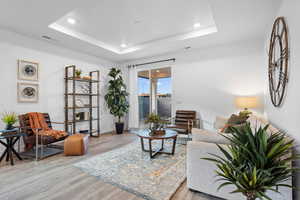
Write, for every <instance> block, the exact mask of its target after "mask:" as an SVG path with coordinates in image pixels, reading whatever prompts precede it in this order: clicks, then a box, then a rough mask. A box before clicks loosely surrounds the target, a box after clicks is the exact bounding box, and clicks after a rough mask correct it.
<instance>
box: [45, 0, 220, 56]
mask: <svg viewBox="0 0 300 200" xmlns="http://www.w3.org/2000/svg"><path fill="white" fill-rule="evenodd" d="M93 3H94V5H90V6H85V7H80V8H77V9H75V10H73V11H71V12H69V13H67V14H66V15H64V16H63V17H61V18H60V19H58V20H57V21H56V22H54V23H52V24H50V26H49V27H50V28H53V29H55V30H57V31H60V32H62V33H65V34H67V35H70V36H72V37H75V38H77V39H79V40H82V41H85V42H88V43H90V44H93V45H96V46H99V47H101V48H104V49H106V50H108V51H112V52H114V53H116V54H128V53H132V52H134V51H139V50H142V49H145V48H148V47H151V45H155V44H156V43H158V42H160V43H161V45H163V44H164V43H167V42H169V41H171V42H176V41H177V40H185V39H190V38H195V37H201V36H203V35H207V34H212V33H216V32H217V28H216V26H215V22H214V19H213V15H212V12H211V9H210V5H209V4H208V1H207V0H189V2H188V3H186V1H182V0H163V1H149V0H122V1H120V0H102V1H94V2H93ZM185 11H188V12H185ZM68 19H73V21H74V22H73V23H72V24H71V23H69V22H68ZM75 22H76V23H75ZM194 24H199V26H198V27H196V28H194V26H193V25H194ZM121 44H123V45H124V47H122V46H121ZM125 45H126V47H125Z"/></svg>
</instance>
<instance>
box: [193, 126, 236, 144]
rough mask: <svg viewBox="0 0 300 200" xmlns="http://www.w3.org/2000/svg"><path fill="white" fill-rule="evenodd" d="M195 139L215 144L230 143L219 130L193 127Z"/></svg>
mask: <svg viewBox="0 0 300 200" xmlns="http://www.w3.org/2000/svg"><path fill="white" fill-rule="evenodd" d="M192 138H193V141H201V142H207V143H215V144H230V141H229V140H228V139H226V138H225V137H224V136H222V135H221V134H219V133H218V132H213V131H208V130H204V129H198V128H193V129H192Z"/></svg>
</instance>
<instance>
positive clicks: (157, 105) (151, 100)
mask: <svg viewBox="0 0 300 200" xmlns="http://www.w3.org/2000/svg"><path fill="white" fill-rule="evenodd" d="M171 86H172V84H171V68H170V67H166V68H159V69H151V70H144V71H139V72H138V90H139V91H138V100H139V123H140V126H141V127H142V126H144V121H145V119H146V118H147V116H148V115H149V114H150V113H155V114H158V115H159V116H160V117H161V118H163V119H166V118H169V117H171V97H172V93H171V91H172V89H171V88H172V87H171Z"/></svg>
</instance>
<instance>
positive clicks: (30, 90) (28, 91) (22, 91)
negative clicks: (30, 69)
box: [18, 83, 39, 103]
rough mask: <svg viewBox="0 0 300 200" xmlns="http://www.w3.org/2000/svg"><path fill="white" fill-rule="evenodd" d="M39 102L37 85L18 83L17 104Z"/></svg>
mask: <svg viewBox="0 0 300 200" xmlns="http://www.w3.org/2000/svg"><path fill="white" fill-rule="evenodd" d="M38 100H39V85H38V84H32V83H18V102H21V103H37V102H38Z"/></svg>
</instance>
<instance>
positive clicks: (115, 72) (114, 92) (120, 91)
mask: <svg viewBox="0 0 300 200" xmlns="http://www.w3.org/2000/svg"><path fill="white" fill-rule="evenodd" d="M108 75H109V76H110V78H111V80H110V81H109V82H108V89H107V93H106V95H105V96H104V99H105V101H106V104H107V107H108V109H109V111H110V113H111V114H112V115H113V116H115V117H117V118H118V121H117V122H116V124H115V125H116V132H117V134H121V133H123V129H124V122H122V121H121V118H122V117H123V116H125V115H126V113H127V112H128V109H129V103H128V101H127V96H128V95H129V94H128V92H127V91H126V85H125V83H124V81H123V78H122V75H121V70H120V69H116V68H112V69H111V70H110V72H109V74H108Z"/></svg>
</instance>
